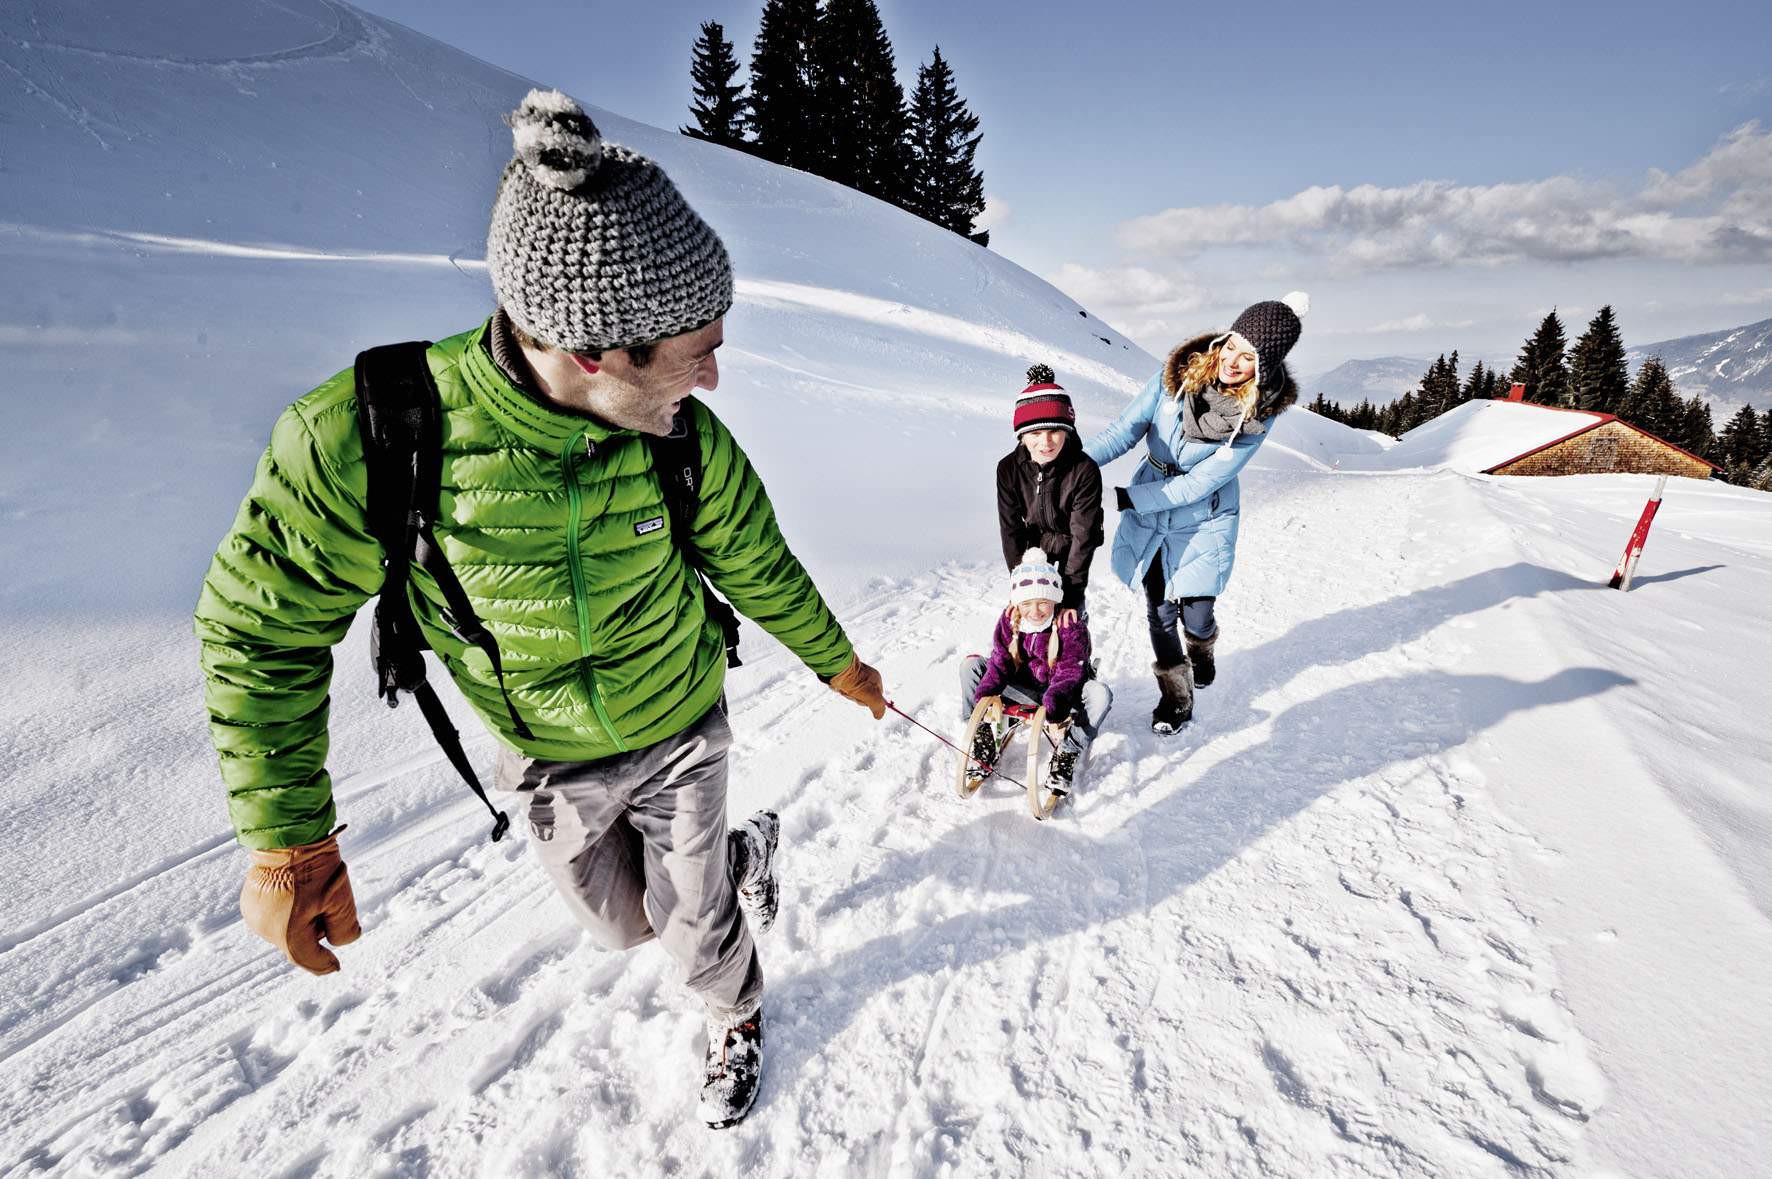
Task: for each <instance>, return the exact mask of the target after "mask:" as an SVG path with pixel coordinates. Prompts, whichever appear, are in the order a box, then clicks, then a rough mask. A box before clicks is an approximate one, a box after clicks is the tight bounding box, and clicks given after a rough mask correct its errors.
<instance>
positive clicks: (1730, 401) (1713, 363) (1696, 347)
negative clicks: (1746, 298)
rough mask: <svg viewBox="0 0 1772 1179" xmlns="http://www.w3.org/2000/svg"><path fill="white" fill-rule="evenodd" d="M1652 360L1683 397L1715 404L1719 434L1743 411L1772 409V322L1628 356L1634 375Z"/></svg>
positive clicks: (1647, 346)
mask: <svg viewBox="0 0 1772 1179" xmlns="http://www.w3.org/2000/svg"><path fill="white" fill-rule="evenodd" d="M1654 356H1659V357H1661V363H1662V364H1663V365H1665V366H1666V367H1667V372H1668V375H1669V376H1670V377H1672V378H1673V381H1674V388H1675V389H1677V390H1678V391H1679V393H1680V394H1681V396H1684V397H1690V396H1692V394H1694V393H1697V394H1699V395H1701V396H1702V397H1703V398H1704V399H1705V400H1706V401H1708V402H1710V403H1711V417H1712V418H1713V419H1714V420H1715V422H1716V425H1717V428H1718V429H1721V428H1722V426H1723V424H1724V423H1725V422H1727V421H1728V420H1729V419H1730V418H1731V417H1733V416H1734V415H1735V413H1736V412H1737V411H1739V410H1740V409H1741V407H1742V406H1743V405H1750V404H1751V405H1752V406H1753V407H1754V408H1755V409H1756V410H1760V411H1761V412H1764V411H1765V410H1766V409H1767V408H1768V407H1772V319H1762V320H1761V321H1760V322H1758V323H1750V324H1744V325H1743V326H1741V327H1735V328H1726V329H1724V330H1723V331H1720V332H1708V333H1705V334H1703V335H1697V336H1681V337H1679V338H1678V339H1674V340H1662V341H1660V342H1659V343H1655V344H1645V345H1643V346H1642V347H1640V348H1629V349H1626V351H1625V358H1626V359H1627V360H1629V362H1630V365H1631V369H1632V371H1633V372H1634V371H1635V370H1636V368H1637V366H1639V365H1641V364H1642V363H1643V362H1644V361H1645V360H1648V359H1649V358H1650V357H1654Z"/></svg>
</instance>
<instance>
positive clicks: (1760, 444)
mask: <svg viewBox="0 0 1772 1179" xmlns="http://www.w3.org/2000/svg"><path fill="white" fill-rule="evenodd" d="M1719 442H1720V443H1721V449H1720V450H1719V455H1720V459H1719V461H1721V462H1723V463H1725V464H1727V465H1728V466H1730V467H1734V466H1737V465H1740V466H1741V467H1744V468H1751V467H1753V466H1754V465H1755V464H1756V463H1758V462H1759V461H1760V460H1761V459H1763V458H1765V457H1766V440H1765V439H1764V438H1762V437H1761V436H1760V415H1759V414H1757V413H1755V412H1754V407H1753V406H1751V405H1744V406H1742V407H1741V409H1740V411H1738V412H1737V413H1736V415H1735V416H1734V417H1732V418H1730V419H1729V424H1728V425H1726V426H1724V427H1723V436H1722V437H1721V438H1720V439H1719ZM1729 481H1730V482H1731V483H1734V482H1737V480H1735V479H1733V478H1731V479H1730V480H1729Z"/></svg>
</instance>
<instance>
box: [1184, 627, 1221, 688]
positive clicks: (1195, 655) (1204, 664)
mask: <svg viewBox="0 0 1772 1179" xmlns="http://www.w3.org/2000/svg"><path fill="white" fill-rule="evenodd" d="M1184 633H1185V632H1184ZM1217 642H1218V632H1217V631H1213V632H1212V637H1211V638H1209V639H1196V638H1195V637H1194V636H1193V635H1188V636H1187V661H1188V663H1189V664H1191V665H1192V666H1193V669H1194V687H1196V688H1204V687H1205V686H1206V685H1207V684H1210V683H1211V682H1212V681H1213V680H1215V679H1217V678H1218V664H1217V663H1216V662H1214V661H1213V658H1212V648H1213V647H1214V646H1215V645H1216V644H1217Z"/></svg>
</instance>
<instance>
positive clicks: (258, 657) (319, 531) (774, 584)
mask: <svg viewBox="0 0 1772 1179" xmlns="http://www.w3.org/2000/svg"><path fill="white" fill-rule="evenodd" d="M487 330H488V329H487V327H486V326H484V325H483V326H482V327H480V328H479V329H477V330H475V331H471V332H468V333H465V334H463V335H460V336H456V337H454V338H452V339H449V340H445V341H443V342H442V343H440V344H437V345H436V346H434V347H433V348H432V349H431V350H430V353H429V360H430V366H431V372H432V373H433V374H434V375H435V377H436V379H437V387H438V390H439V392H440V393H441V395H442V402H443V419H442V434H443V473H442V494H441V497H440V503H439V515H440V517H441V518H440V521H439V522H438V524H437V525H436V534H437V537H438V540H439V542H440V543H441V545H442V547H443V550H444V553H445V555H446V556H447V557H448V558H449V563H450V565H451V566H452V567H453V568H454V570H455V572H456V575H457V576H458V577H459V578H460V579H461V583H462V586H463V588H465V589H466V590H467V593H468V596H469V597H470V598H471V599H472V600H473V604H474V609H475V610H476V611H477V612H478V613H479V615H480V618H481V620H482V621H483V622H484V623H485V624H486V628H487V630H488V631H490V632H491V633H492V635H493V637H494V638H496V639H497V640H498V647H499V653H500V655H501V657H502V659H503V663H504V672H505V684H506V686H507V687H508V688H509V690H510V695H511V701H512V703H513V704H514V705H515V706H516V709H517V712H518V713H519V715H521V716H522V717H523V719H524V721H525V722H526V723H527V724H528V725H529V727H530V729H531V730H532V731H533V733H534V734H535V739H534V740H533V741H521V740H518V739H517V738H516V737H515V736H514V735H513V734H512V733H511V732H510V719H509V717H507V716H506V714H505V708H504V702H503V699H502V698H501V697H500V695H499V691H498V681H497V679H496V678H495V677H494V676H493V674H492V668H491V664H490V663H489V661H488V660H487V659H486V657H485V656H484V655H483V654H482V653H481V652H480V651H479V649H478V648H475V647H472V646H469V645H467V644H465V643H463V642H462V641H461V640H460V639H458V638H456V636H455V634H454V633H453V632H452V631H451V630H450V629H449V628H448V627H447V625H446V624H445V623H444V622H443V621H442V610H443V604H442V595H441V593H440V592H439V591H438V589H437V586H436V583H435V581H433V580H432V579H431V578H430V577H429V576H428V575H427V574H425V573H424V572H423V571H422V570H421V569H419V568H418V567H417V566H413V568H412V575H411V589H410V591H409V593H410V596H411V598H412V603H413V611H414V613H415V615H416V616H417V618H418V620H419V624H420V626H421V627H422V629H423V631H424V634H425V637H426V639H427V640H429V642H430V643H431V645H432V647H433V648H434V649H435V650H436V652H437V654H438V655H439V656H440V657H441V658H442V661H443V664H444V666H445V667H446V668H448V670H449V673H450V675H451V676H452V677H454V679H455V682H456V684H457V686H459V687H460V688H461V690H462V693H463V694H464V695H465V696H466V697H467V699H468V701H469V702H470V703H471V704H472V705H473V707H474V710H475V711H476V712H478V713H479V714H480V717H481V719H482V720H483V721H485V723H486V724H487V726H488V727H489V728H491V729H492V731H493V732H494V733H495V734H496V735H497V736H498V738H499V739H500V740H501V741H503V742H504V743H505V744H507V745H509V746H511V747H512V748H514V749H519V750H521V751H522V752H524V753H526V754H529V755H531V756H534V757H542V758H547V759H551V760H561V761H589V760H593V759H596V758H600V757H607V756H610V755H611V754H615V753H619V752H621V751H623V750H627V749H634V748H638V747H641V746H645V745H650V744H653V743H655V742H657V741H661V740H663V739H664V738H666V737H669V736H671V735H672V734H674V733H677V732H680V731H681V730H683V729H684V728H686V727H688V726H689V725H690V724H691V723H693V722H694V721H695V720H697V719H698V718H700V717H701V716H702V714H703V713H705V712H706V711H707V710H708V709H709V708H710V707H712V706H713V704H714V702H715V701H716V700H717V699H718V698H719V696H720V692H721V690H722V688H723V685H724V681H725V671H726V663H725V648H724V646H723V642H722V637H721V634H720V629H719V626H718V624H717V623H715V622H713V621H712V620H711V619H710V618H709V617H708V616H707V611H706V608H705V606H704V603H703V598H702V595H701V593H700V592H699V590H698V587H697V586H696V584H695V578H694V574H693V573H692V572H691V570H690V569H689V567H688V565H687V564H686V563H685V562H684V561H683V559H682V557H681V555H680V554H679V552H678V546H677V544H676V543H675V542H674V541H673V539H672V536H671V528H672V522H671V519H670V513H669V512H668V511H667V510H666V506H665V500H664V495H663V492H662V491H661V490H660V486H659V482H658V479H657V477H656V476H655V475H654V473H653V470H652V461H651V455H650V452H649V450H648V448H647V445H646V442H645V440H644V438H643V437H642V436H641V435H639V434H637V433H634V432H633V431H629V430H611V429H608V428H606V427H604V426H603V425H601V424H600V423H597V422H595V421H593V420H591V419H590V418H587V417H581V416H578V415H574V414H569V413H566V412H563V411H560V410H558V409H554V408H552V407H550V406H548V405H546V404H544V403H542V402H541V401H539V400H537V399H536V398H534V397H532V396H530V395H528V394H526V393H524V392H523V391H522V390H520V389H517V388H515V387H514V386H512V384H511V383H510V381H509V380H508V379H507V378H506V377H505V375H504V374H503V372H502V371H501V370H500V369H499V367H498V366H497V364H496V363H494V361H493V359H492V355H491V353H490V351H489V350H488V348H487V345H486V338H487V336H486V333H487ZM684 404H685V408H686V409H688V410H689V411H690V414H691V418H692V421H693V425H694V429H695V431H696V433H697V435H698V437H699V439H700V443H701V459H702V476H703V484H702V491H701V500H700V506H699V509H698V511H697V513H696V516H695V532H694V546H693V547H694V548H695V550H696V551H697V552H698V554H699V555H700V557H701V560H702V567H703V569H704V570H705V571H706V573H707V575H708V578H709V580H711V581H712V582H713V583H714V585H715V586H716V587H717V588H718V589H719V590H720V592H721V593H722V594H724V595H726V597H727V598H728V599H729V600H730V601H731V602H732V604H733V605H734V606H735V607H737V608H738V609H739V610H740V611H741V612H743V613H744V614H745V615H747V616H748V617H750V618H751V619H752V620H754V621H755V622H757V623H758V624H759V625H761V626H762V627H763V628H764V629H765V630H767V631H769V633H770V634H772V635H774V636H775V637H776V638H778V639H780V640H781V641H782V643H783V644H785V645H786V646H787V647H788V649H789V650H791V651H792V652H793V653H794V654H795V655H797V656H799V657H800V659H801V660H803V661H804V662H805V663H806V664H807V666H809V667H810V668H811V669H812V670H813V671H814V672H817V673H818V674H820V675H825V676H829V675H833V674H835V673H836V672H839V671H841V670H843V668H844V667H846V666H848V664H849V661H850V658H851V655H852V654H853V652H852V649H851V647H850V644H849V640H848V638H847V637H846V636H845V635H844V633H843V629H842V627H840V626H839V625H838V624H837V620H836V618H835V617H833V615H832V614H831V611H830V609H829V608H828V607H827V606H826V605H825V602H824V600H823V598H821V597H820V596H819V593H818V589H817V587H815V586H814V585H813V584H812V579H811V578H810V577H809V576H808V575H807V573H806V570H805V569H804V568H803V567H802V566H801V565H800V562H799V561H798V560H797V559H796V558H795V557H794V555H793V553H792V552H790V551H789V550H788V546H787V542H786V541H785V540H784V539H783V538H782V535H781V531H780V529H778V528H777V527H776V523H775V512H774V509H773V508H772V507H771V506H770V503H769V498H768V495H767V494H766V493H765V492H764V490H763V484H762V481H761V480H760V479H758V477H757V474H756V472H755V471H754V470H753V469H752V467H751V465H750V462H749V460H748V459H746V457H745V455H744V452H743V451H742V450H740V449H739V447H738V443H737V442H736V441H734V439H733V437H732V435H731V434H730V433H729V432H728V431H727V429H726V427H725V426H724V425H723V424H722V423H721V422H720V420H719V419H718V418H716V417H715V416H714V415H713V413H712V412H710V411H709V410H708V409H707V407H706V406H703V405H701V404H700V403H699V402H697V401H694V400H693V399H691V400H688V401H686V402H685V403H684ZM366 487H367V481H366V475H365V471H364V466H363V447H362V441H361V439H360V437H359V435H358V431H357V410H356V392H355V383H354V377H353V373H352V371H351V370H349V369H347V370H345V371H344V372H342V373H340V374H338V375H337V376H335V377H333V378H332V379H331V380H330V381H327V382H326V383H325V384H324V385H322V386H320V387H319V388H318V389H316V390H314V391H313V392H312V393H310V394H308V395H307V396H306V397H304V398H302V399H301V400H300V401H298V402H296V403H295V404H294V405H293V406H291V407H289V409H288V410H286V411H285V412H284V413H283V415H282V417H280V418H279V419H278V421H277V424H276V427H275V429H274V430H273V431H272V434H271V444H270V447H269V449H267V450H266V452H265V454H264V456H263V458H261V459H260V461H259V465H258V472H257V475H256V476H255V478H254V479H253V484H252V489H251V490H250V491H249V492H248V493H247V496H246V500H245V502H243V503H242V504H241V505H240V512H239V515H238V516H237V517H236V519H235V521H234V526H233V530H232V531H231V532H229V534H228V535H227V537H226V538H225V539H224V540H223V541H222V543H221V547H220V549H219V550H218V551H217V552H216V555H215V560H214V561H213V563H212V564H211V565H210V568H209V573H208V576H206V577H205V578H204V582H203V592H202V596H201V598H200V599H199V601H198V603H197V615H196V622H197V634H198V637H199V638H200V639H201V640H202V648H203V670H204V674H205V676H206V677H207V686H206V690H205V702H206V703H207V705H208V708H209V716H210V731H211V735H212V738H213V740H214V742H215V747H216V750H217V752H218V753H219V754H220V755H221V768H222V778H223V780H224V781H225V782H226V784H227V788H228V811H229V816H230V818H231V819H232V820H233V824H234V829H235V831H236V832H237V833H238V835H239V839H240V842H241V843H243V844H245V845H246V846H247V847H251V848H275V847H294V846H298V845H300V844H304V843H311V842H313V841H314V840H317V839H322V838H324V837H325V836H326V834H327V833H328V832H329V831H331V830H332V828H333V826H334V824H335V814H334V810H333V804H332V782H331V778H330V777H329V776H328V774H327V772H326V753H327V743H328V738H327V710H328V704H329V702H328V696H327V692H328V685H329V682H330V680H331V676H332V655H331V648H332V646H333V644H335V643H337V642H338V641H339V640H340V639H341V638H343V637H344V635H345V632H346V631H347V630H348V629H349V628H350V624H351V617H352V615H354V614H355V613H356V611H357V608H358V607H359V606H361V605H362V604H363V603H364V602H365V601H367V600H368V599H369V598H371V597H372V596H374V595H375V593H376V592H377V591H378V590H379V589H380V588H381V583H382V569H381V561H382V548H381V546H380V545H379V544H378V543H376V541H375V540H374V539H373V538H372V537H371V536H370V535H369V532H368V523H367V516H366V513H365V509H364V502H365V495H366ZM661 523H662V526H659V525H660V524H661Z"/></svg>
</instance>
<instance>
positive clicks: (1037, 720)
mask: <svg viewBox="0 0 1772 1179" xmlns="http://www.w3.org/2000/svg"><path fill="white" fill-rule="evenodd" d="M991 704H992V702H991V701H990V700H980V701H979V702H978V704H977V705H975V706H974V707H973V709H972V718H971V720H969V721H968V722H967V723H966V735H965V737H964V739H963V740H962V741H961V743H960V749H961V750H962V752H961V754H960V771H959V776H958V778H957V779H956V780H955V789H956V790H957V792H958V793H959V795H960V797H961V798H971V797H972V796H973V795H974V794H976V793H978V788H979V787H980V786H982V785H984V780H985V779H986V778H988V777H990V776H991V775H992V774H994V773H996V770H997V766H998V765H1000V764H1001V762H1002V758H1003V753H1004V751H1005V750H1006V749H1008V747H1009V742H1010V741H1012V740H1014V738H1015V736H1016V734H1018V733H1022V732H1026V734H1027V738H1028V763H1027V784H1026V785H1027V792H1028V809H1030V810H1031V811H1033V812H1034V818H1036V819H1044V818H1046V817H1048V816H1049V815H1051V814H1052V811H1053V808H1055V807H1056V806H1058V800H1059V799H1061V798H1063V797H1064V796H1065V793H1066V791H1065V790H1063V789H1055V790H1048V789H1047V788H1046V786H1045V783H1044V782H1043V781H1042V773H1041V770H1042V764H1041V763H1042V761H1045V762H1046V763H1047V765H1048V768H1049V766H1050V761H1051V758H1050V757H1049V756H1048V757H1045V758H1042V756H1041V754H1042V752H1043V751H1046V750H1047V749H1048V747H1049V746H1052V747H1054V748H1055V746H1054V743H1053V742H1051V741H1050V740H1048V739H1047V738H1046V710H1045V709H1044V708H1030V707H1028V706H1027V705H1025V704H1016V703H1013V702H1005V703H1004V704H1003V708H1002V713H1001V714H1000V715H992V713H993V711H994V710H993V709H992V707H991ZM984 725H992V726H995V728H994V731H993V746H994V748H995V750H996V753H995V756H994V757H993V758H992V760H991V763H990V764H989V765H988V766H981V765H979V764H978V763H977V762H976V761H975V760H974V759H973V758H972V756H971V755H970V754H968V753H966V752H965V750H969V749H972V748H973V747H974V745H975V744H976V743H977V738H978V732H979V729H980V727H981V726H984ZM1005 777H1007V776H1005ZM1007 780H1008V781H1014V779H1013V778H1008V779H1007Z"/></svg>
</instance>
